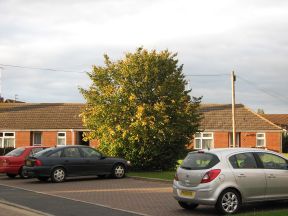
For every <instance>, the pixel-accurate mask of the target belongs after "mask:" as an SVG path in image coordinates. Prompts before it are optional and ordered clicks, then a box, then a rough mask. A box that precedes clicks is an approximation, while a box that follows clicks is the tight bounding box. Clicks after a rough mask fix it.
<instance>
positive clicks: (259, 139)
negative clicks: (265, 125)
mask: <svg viewBox="0 0 288 216" xmlns="http://www.w3.org/2000/svg"><path fill="white" fill-rule="evenodd" d="M265 146H266V136H265V133H256V147H265Z"/></svg>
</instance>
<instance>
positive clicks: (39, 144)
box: [33, 131, 42, 146]
mask: <svg viewBox="0 0 288 216" xmlns="http://www.w3.org/2000/svg"><path fill="white" fill-rule="evenodd" d="M36 133H37V134H40V143H35V134H36ZM41 145H42V132H41V131H33V146H41Z"/></svg>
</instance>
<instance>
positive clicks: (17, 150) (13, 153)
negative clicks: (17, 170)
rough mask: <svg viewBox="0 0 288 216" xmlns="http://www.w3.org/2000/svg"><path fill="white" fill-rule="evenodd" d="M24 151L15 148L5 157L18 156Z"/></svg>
mask: <svg viewBox="0 0 288 216" xmlns="http://www.w3.org/2000/svg"><path fill="white" fill-rule="evenodd" d="M24 151H25V148H16V149H14V150H13V151H11V152H9V153H7V154H6V156H14V157H17V156H20V155H21V154H22V153H23V152H24Z"/></svg>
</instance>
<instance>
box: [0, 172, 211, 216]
mask: <svg viewBox="0 0 288 216" xmlns="http://www.w3.org/2000/svg"><path fill="white" fill-rule="evenodd" d="M0 184H2V185H7V186H13V187H18V188H23V189H26V190H30V191H35V192H41V193H45V194H49V195H55V196H60V197H64V198H69V199H74V200H79V201H85V202H89V203H93V204H100V205H105V206H107V207H112V208H118V209H123V210H128V211H134V212H137V213H139V214H145V215H158V216H159V215H165V216H168V215H215V214H216V212H215V210H214V208H212V207H207V206H200V207H199V208H198V209H197V210H195V211H194V212H190V211H186V210H183V209H182V208H181V207H179V206H178V204H177V202H176V201H175V200H174V198H173V196H172V187H171V184H169V183H162V182H151V181H145V180H136V179H133V178H124V179H97V178H77V179H76V178H73V179H68V180H67V181H66V182H64V183H59V184H53V183H50V182H47V183H46V182H44V183H43V182H40V181H38V180H37V179H20V178H16V179H9V178H8V177H6V176H5V175H0ZM23 198H24V197H23ZM52 199H53V197H52Z"/></svg>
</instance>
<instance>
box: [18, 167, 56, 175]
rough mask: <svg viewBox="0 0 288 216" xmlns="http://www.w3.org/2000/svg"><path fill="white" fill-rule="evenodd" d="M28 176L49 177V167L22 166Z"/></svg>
mask: <svg viewBox="0 0 288 216" xmlns="http://www.w3.org/2000/svg"><path fill="white" fill-rule="evenodd" d="M23 170H24V172H26V173H27V175H28V176H29V177H50V167H43V166H40V167H27V166H24V167H23Z"/></svg>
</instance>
